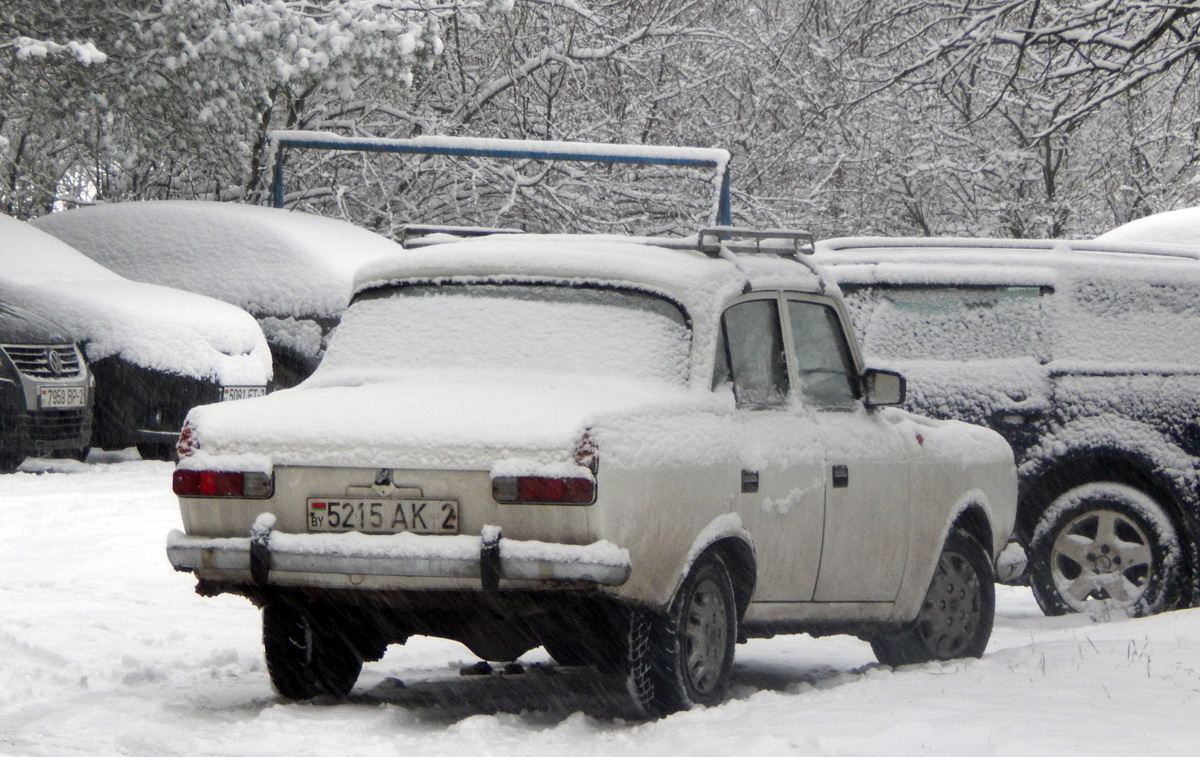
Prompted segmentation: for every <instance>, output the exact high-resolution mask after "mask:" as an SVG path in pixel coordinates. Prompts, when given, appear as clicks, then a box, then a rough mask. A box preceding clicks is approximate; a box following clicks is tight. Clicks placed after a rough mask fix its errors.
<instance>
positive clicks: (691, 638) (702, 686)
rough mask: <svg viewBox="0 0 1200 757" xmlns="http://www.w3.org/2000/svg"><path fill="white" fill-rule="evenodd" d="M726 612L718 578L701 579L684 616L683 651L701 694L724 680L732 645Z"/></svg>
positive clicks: (693, 685)
mask: <svg viewBox="0 0 1200 757" xmlns="http://www.w3.org/2000/svg"><path fill="white" fill-rule="evenodd" d="M727 615H728V608H727V607H726V606H725V595H724V593H723V592H722V591H721V587H720V586H718V585H717V582H716V581H714V580H713V579H711V578H707V579H705V580H703V581H701V582H700V583H698V584H697V585H696V588H695V589H694V590H693V591H692V594H691V597H690V601H689V602H688V606H687V612H686V614H685V616H684V618H683V621H684V634H683V643H684V650H683V651H684V664H685V665H686V670H687V675H688V680H690V681H691V684H692V687H693V688H694V689H695V690H696V691H698V692H700V693H701V694H709V693H711V692H713V691H714V690H715V689H716V688H717V685H718V684H719V683H720V681H721V673H722V671H723V670H724V668H725V658H726V656H727V655H728V646H729V628H728V625H727V621H726V618H727Z"/></svg>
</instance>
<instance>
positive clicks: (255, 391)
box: [221, 386, 267, 402]
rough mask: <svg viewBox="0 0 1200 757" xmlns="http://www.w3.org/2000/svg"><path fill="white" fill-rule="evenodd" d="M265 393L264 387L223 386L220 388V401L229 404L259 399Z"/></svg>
mask: <svg viewBox="0 0 1200 757" xmlns="http://www.w3.org/2000/svg"><path fill="white" fill-rule="evenodd" d="M266 393H267V388H266V387H265V386H223V387H221V401H222V402H230V401H232V400H244V399H249V398H251V397H261V396H263V395H264V394H266Z"/></svg>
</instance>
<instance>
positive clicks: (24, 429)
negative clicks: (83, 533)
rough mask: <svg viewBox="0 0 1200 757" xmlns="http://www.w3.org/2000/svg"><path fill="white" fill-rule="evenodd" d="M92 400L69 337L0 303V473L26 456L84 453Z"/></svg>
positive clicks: (83, 366)
mask: <svg viewBox="0 0 1200 757" xmlns="http://www.w3.org/2000/svg"><path fill="white" fill-rule="evenodd" d="M92 396H93V392H92V377H91V374H90V373H88V368H87V363H86V362H85V361H84V359H83V355H82V354H81V353H80V351H79V348H78V347H76V346H75V345H74V344H72V343H71V339H70V337H68V336H67V334H66V333H65V332H64V331H63V330H62V329H61V328H59V327H58V326H57V325H55V324H53V323H51V322H50V321H47V320H46V319H44V318H41V317H39V316H37V315H34V314H33V313H30V312H28V311H25V310H22V309H20V308H17V307H14V306H12V305H9V304H5V303H3V302H0V473H12V472H13V471H14V470H16V469H17V466H18V465H20V464H21V461H23V460H24V459H25V458H26V457H30V456H45V455H54V454H69V455H75V456H82V455H83V454H86V452H87V448H88V445H89V443H90V441H91V436H92Z"/></svg>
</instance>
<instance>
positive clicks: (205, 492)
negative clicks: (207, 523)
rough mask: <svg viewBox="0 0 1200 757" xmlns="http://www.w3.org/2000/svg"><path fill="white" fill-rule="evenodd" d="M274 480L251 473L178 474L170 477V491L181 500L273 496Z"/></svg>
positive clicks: (208, 471)
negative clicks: (188, 498)
mask: <svg viewBox="0 0 1200 757" xmlns="http://www.w3.org/2000/svg"><path fill="white" fill-rule="evenodd" d="M271 489H272V486H271V476H270V474H267V473H259V472H255V471H251V472H248V473H243V472H241V471H211V470H177V471H175V473H174V474H173V475H172V476H171V490H172V491H174V492H175V493H176V494H178V495H179V496H181V497H254V498H258V499H263V498H266V497H270V496H271Z"/></svg>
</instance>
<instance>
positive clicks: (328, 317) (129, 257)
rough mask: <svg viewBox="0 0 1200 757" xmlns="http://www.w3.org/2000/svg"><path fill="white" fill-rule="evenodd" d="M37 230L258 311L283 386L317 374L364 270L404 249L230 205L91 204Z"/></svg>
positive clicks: (130, 268)
mask: <svg viewBox="0 0 1200 757" xmlns="http://www.w3.org/2000/svg"><path fill="white" fill-rule="evenodd" d="M32 223H33V224H34V225H35V226H37V227H38V228H40V229H42V230H43V231H46V232H49V233H50V234H53V235H54V236H56V237H58V238H59V239H61V240H62V241H64V242H66V243H67V244H69V245H71V246H72V247H74V248H76V249H77V250H79V251H80V252H82V253H83V254H85V255H87V256H88V257H90V258H92V259H93V260H95V261H96V262H98V263H100V264H101V265H102V266H104V267H105V268H108V269H109V270H111V271H115V272H116V273H119V274H120V275H122V276H125V277H126V278H129V279H132V280H134V281H145V282H149V283H151V284H161V285H163V286H169V287H175V288H176V289H184V290H187V291H189V292H196V293H197V294H203V295H206V296H208V297H214V298H216V299H218V300H224V301H225V302H228V303H231V304H233V305H237V306H238V307H240V308H242V309H244V310H246V311H247V312H249V313H250V314H252V315H253V316H254V317H255V318H256V319H257V320H258V324H259V326H260V327H262V330H263V333H264V334H265V335H266V337H267V343H268V344H269V345H270V348H271V356H272V359H273V363H274V381H273V386H277V387H288V386H293V385H295V384H297V383H299V382H300V381H301V380H303V379H304V378H305V377H307V376H308V375H309V374H311V373H312V372H313V370H314V369H315V368H316V367H317V363H319V362H320V359H321V355H322V354H323V353H324V351H325V347H326V346H327V345H328V342H329V336H330V334H331V333H332V332H333V329H334V328H335V327H336V325H337V321H338V318H340V317H341V314H342V311H343V310H345V309H346V304H347V303H348V302H349V301H350V292H351V285H352V283H353V279H354V272H355V271H356V270H358V267H359V266H361V265H362V264H363V263H365V262H367V261H368V260H373V259H375V258H378V257H380V256H382V255H390V254H392V253H395V252H397V251H398V250H400V246H399V245H398V244H396V243H395V242H393V241H391V240H390V239H388V238H386V237H384V236H381V235H379V234H375V233H372V232H370V231H367V230H366V229H362V228H359V227H358V226H355V225H354V224H352V223H348V222H346V221H339V220H336V219H332V218H322V217H321V216H315V215H311V214H308V213H301V212H299V211H292V210H281V209H278V208H265V207H260V206H255V205H242V204H237V203H225V202H202V201H186V200H165V201H150V202H124V203H114V204H110V205H94V206H89V207H81V208H75V209H73V210H67V211H63V212H60V213H52V214H50V215H46V216H42V217H41V218H37V219H34V221H33V222H32Z"/></svg>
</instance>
